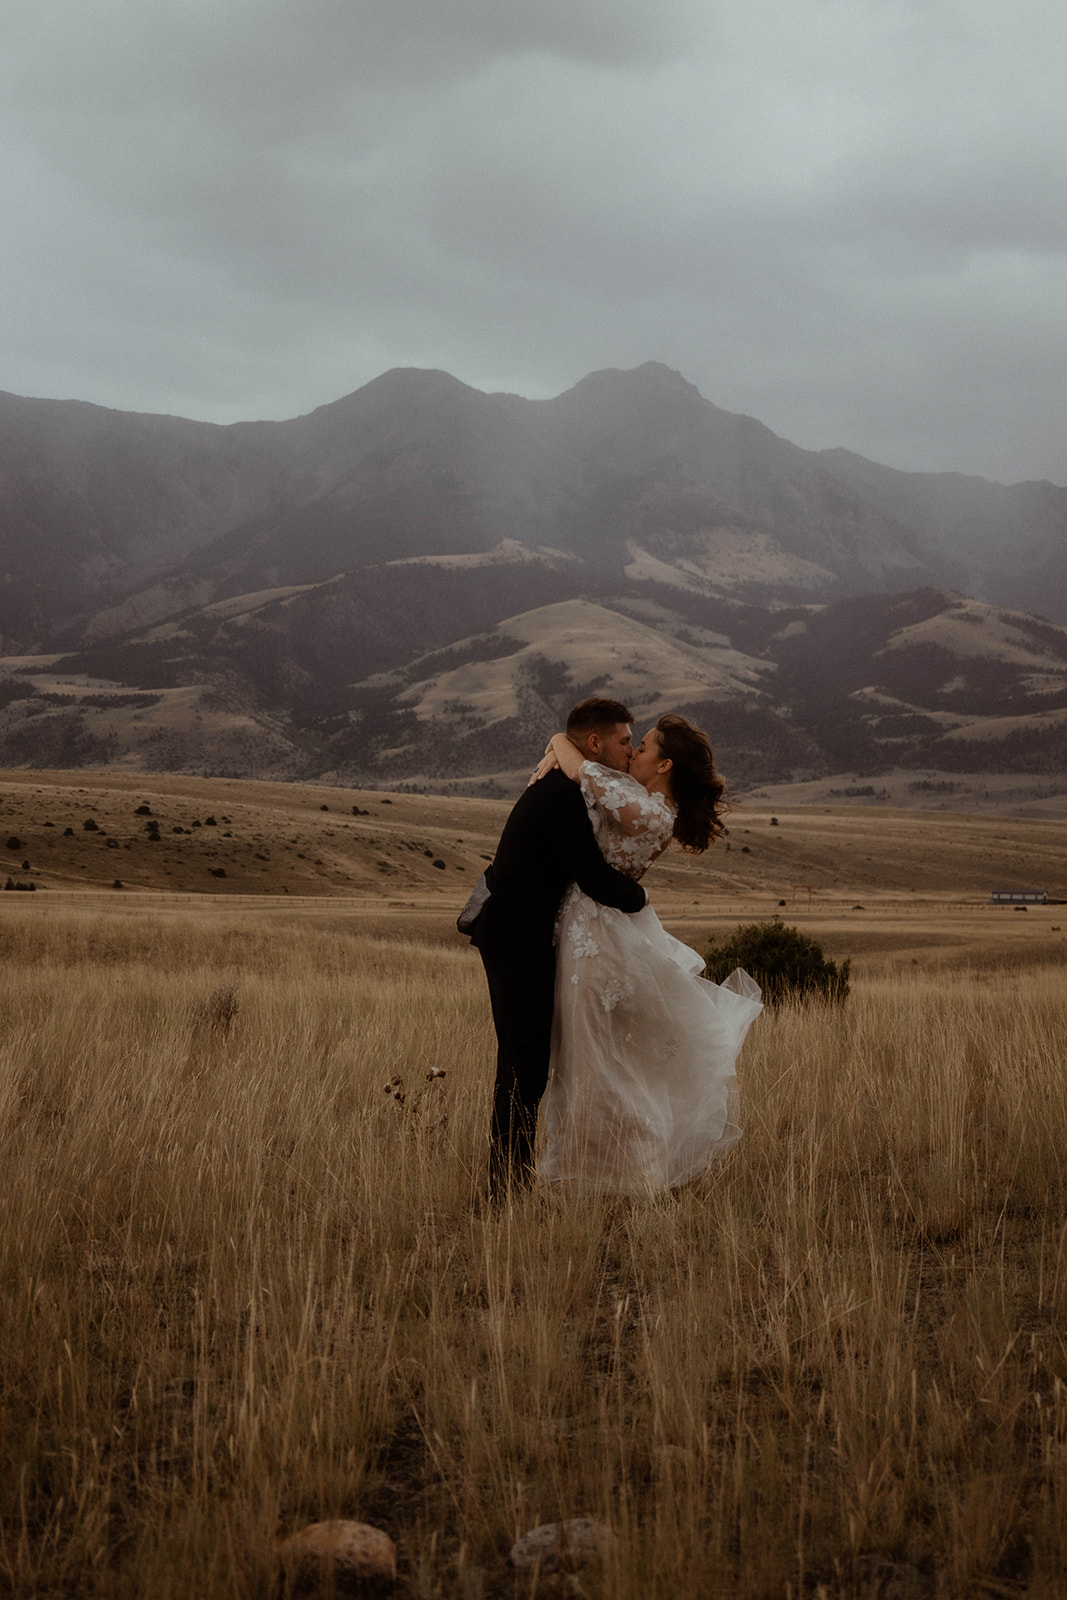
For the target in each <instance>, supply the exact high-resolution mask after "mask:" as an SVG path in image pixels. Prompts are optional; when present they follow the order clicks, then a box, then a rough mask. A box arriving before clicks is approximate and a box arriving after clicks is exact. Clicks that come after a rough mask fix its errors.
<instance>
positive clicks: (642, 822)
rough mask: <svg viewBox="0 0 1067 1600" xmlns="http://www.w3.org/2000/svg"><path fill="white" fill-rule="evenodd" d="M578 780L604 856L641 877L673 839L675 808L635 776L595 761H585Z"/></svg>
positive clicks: (616, 865)
mask: <svg viewBox="0 0 1067 1600" xmlns="http://www.w3.org/2000/svg"><path fill="white" fill-rule="evenodd" d="M578 781H579V783H580V784H581V789H582V798H583V799H584V801H585V803H586V805H587V806H588V808H589V810H590V811H591V812H592V813H593V825H594V828H595V829H596V833H597V840H598V843H599V844H600V848H601V850H602V851H603V853H604V856H605V857H606V859H607V860H608V861H609V862H610V863H611V865H612V866H615V867H618V868H620V870H621V871H623V872H626V873H628V874H629V875H630V876H631V877H640V875H641V873H642V872H644V870H645V868H646V867H647V866H648V865H649V864H650V862H652V861H654V860H655V858H656V856H658V855H659V853H660V851H661V850H663V849H665V848H666V846H667V844H668V842H669V840H670V837H671V834H672V832H673V831H674V810H673V808H672V807H671V805H670V804H669V802H668V801H667V799H666V798H665V796H663V795H661V794H649V792H648V790H647V789H646V788H645V787H644V785H643V784H641V783H638V782H637V779H636V778H631V777H630V776H629V775H628V774H627V773H625V772H615V771H613V770H612V769H611V768H610V767H602V766H601V765H600V763H599V762H596V761H583V762H582V765H581V768H580V771H579V777H578Z"/></svg>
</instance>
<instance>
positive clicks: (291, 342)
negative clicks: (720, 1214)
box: [0, 0, 1067, 484]
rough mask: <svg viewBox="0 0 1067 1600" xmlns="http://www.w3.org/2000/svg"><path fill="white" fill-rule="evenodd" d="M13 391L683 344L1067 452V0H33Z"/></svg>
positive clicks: (656, 350) (21, 151) (787, 377)
mask: <svg viewBox="0 0 1067 1600" xmlns="http://www.w3.org/2000/svg"><path fill="white" fill-rule="evenodd" d="M4 34H5V40H4V46H5V48H4V53H3V59H2V65H0V141H2V152H3V166H2V182H3V193H2V195H0V203H2V214H3V240H4V242H3V247H2V249H0V293H2V297H3V307H4V315H3V318H2V328H0V388H3V389H7V390H11V391H13V392H15V393H17V394H31V395H48V396H59V397H74V398H78V399H84V400H93V401H96V402H98V403H99V404H102V405H107V406H115V407H118V408H120V409H122V410H138V411H167V412H174V413H177V414H180V415H183V416H190V417H200V418H205V419H208V420H212V421H219V422H229V421H236V420H240V419H247V418H255V417H288V416H294V415H297V414H299V413H301V412H305V411H308V410H311V409H312V408H313V407H315V406H317V405H321V404H323V403H325V402H327V401H330V400H334V399H337V398H339V397H340V396H341V395H343V394H347V393H349V392H350V391H351V390H353V389H356V388H359V387H360V386H361V385H362V384H364V383H366V382H368V381H369V380H370V379H371V378H374V377H376V376H378V374H379V373H381V372H384V371H386V370H387V369H388V368H390V367H395V366H418V367H441V368H444V369H445V370H446V371H448V372H451V373H453V374H454V375H455V376H456V377H458V378H461V379H463V380H464V381H465V382H466V383H470V384H473V385H474V386H475V387H477V388H480V389H490V390H495V389H508V390H512V391H515V392H517V393H519V394H524V395H530V396H546V395H552V394H557V393H559V392H561V391H562V390H564V389H566V388H569V387H570V386H571V385H572V384H573V383H575V382H576V381H577V380H578V379H579V378H581V377H583V376H584V375H585V374H586V373H587V372H590V371H593V370H596V369H597V368H601V367H632V366H637V365H639V364H640V363H641V362H643V361H646V360H657V361H663V362H666V363H667V364H668V365H670V366H672V367H676V368H678V370H679V371H680V372H682V373H683V374H684V375H685V377H686V378H688V379H689V380H690V382H692V383H695V384H696V385H697V387H698V388H699V389H700V390H701V392H702V393H703V394H704V395H705V396H706V397H707V398H708V399H709V400H713V401H714V402H715V403H716V404H717V405H721V406H724V407H726V408H727V409H728V410H731V411H745V412H749V413H750V414H752V415H754V416H757V417H759V418H760V419H761V420H762V421H763V422H765V423H767V424H768V426H769V427H771V428H773V429H774V430H775V431H776V432H778V433H780V434H783V435H785V436H786V437H787V438H790V439H792V440H794V441H795V442H796V443H798V444H801V445H805V446H808V447H812V448H818V447H822V446H827V445H838V444H840V445H847V446H848V447H850V448H852V449H854V450H858V451H861V452H862V453H863V454H865V455H868V456H871V457H873V458H874V459H876V460H880V461H885V462H888V463H890V464H892V465H894V466H900V467H908V468H924V469H935V470H943V469H958V470H962V471H967V472H977V473H981V474H983V475H984V476H986V477H994V478H1001V479H1004V480H1009V481H1010V480H1015V479H1021V478H1027V477H1047V478H1051V479H1052V480H1053V481H1054V482H1057V483H1061V484H1064V483H1067V93H1065V91H1064V60H1065V59H1067V7H1065V6H1064V5H1063V0H1012V3H1011V4H1008V3H1007V0H5V6H4Z"/></svg>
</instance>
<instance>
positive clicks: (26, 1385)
mask: <svg viewBox="0 0 1067 1600" xmlns="http://www.w3.org/2000/svg"><path fill="white" fill-rule="evenodd" d="M0 947H2V949H3V954H4V959H5V983H4V986H3V990H2V992H0V1163H2V1167H0V1170H2V1171H3V1173H4V1179H3V1186H2V1191H0V1252H2V1254H0V1273H2V1288H3V1293H2V1296H0V1384H2V1390H0V1403H2V1412H0V1452H2V1460H0V1586H3V1587H5V1588H6V1589H7V1590H9V1591H10V1592H12V1593H15V1594H18V1595H27V1596H28V1595H60V1594H66V1595H69V1594H78V1595H101V1596H104V1595H106V1596H127V1595H128V1596H134V1595H149V1594H150V1595H152V1596H153V1597H156V1596H159V1597H165V1596H175V1597H177V1596H189V1595H196V1596H198V1597H208V1600H209V1597H214V1596H219V1597H221V1596H224V1595H225V1596H233V1595H237V1596H250V1597H251V1596H266V1595H268V1594H273V1593H275V1592H276V1584H277V1573H276V1565H275V1559H276V1558H275V1540H276V1537H277V1536H278V1534H279V1533H282V1532H285V1531H287V1530H292V1529H294V1528H296V1527H298V1526H300V1525H302V1524H303V1523H306V1522H311V1521H315V1520H319V1519H322V1518H327V1517H333V1516H344V1517H357V1518H360V1519H363V1520H368V1521H372V1522H376V1523H378V1524H379V1525H381V1526H384V1527H385V1528H386V1529H388V1531H390V1532H391V1533H392V1534H393V1535H394V1537H396V1539H397V1540H398V1543H399V1546H400V1560H401V1571H402V1574H403V1576H404V1581H405V1583H406V1585H407V1587H408V1590H409V1592H411V1593H413V1594H418V1595H426V1596H442V1597H444V1596H457V1597H458V1596H465V1597H468V1600H469V1597H472V1596H476V1595H481V1596H492V1595H495V1594H500V1595H503V1594H508V1595H510V1594H512V1593H513V1592H515V1591H514V1584H513V1580H512V1579H511V1577H510V1576H509V1575H508V1572H507V1569H506V1567H505V1565H504V1557H505V1556H506V1552H507V1550H508V1548H509V1546H510V1544H511V1542H512V1540H513V1539H514V1538H515V1537H516V1535H517V1534H519V1533H521V1532H523V1531H524V1530H526V1529H527V1528H529V1527H532V1526H534V1525H535V1524H537V1523H539V1522H543V1521H548V1520H555V1519H557V1518H559V1517H564V1516H572V1515H591V1516H595V1517H598V1518H600V1519H602V1520H604V1521H606V1522H608V1523H610V1524H611V1526H612V1527H613V1528H614V1529H615V1531H616V1533H617V1534H618V1536H619V1538H620V1541H621V1543H620V1555H619V1558H618V1560H617V1561H616V1562H614V1563H613V1564H612V1565H611V1566H610V1567H609V1569H608V1570H606V1571H605V1572H603V1573H601V1574H600V1575H599V1576H593V1577H590V1578H588V1579H586V1580H583V1581H585V1583H586V1587H587V1589H588V1591H589V1593H590V1594H591V1595H594V1596H595V1595H597V1594H599V1595H602V1596H604V1597H607V1596H611V1597H613V1600H638V1597H639V1596H640V1597H646V1596H648V1595H650V1594H656V1595H663V1596H670V1597H672V1600H673V1597H678V1600H687V1597H693V1600H696V1597H698V1596H699V1597H701V1600H705V1597H715V1596H732V1595H738V1594H744V1595H746V1596H783V1597H784V1596H786V1595H792V1596H799V1595H801V1594H807V1595H816V1594H819V1593H822V1594H825V1595H842V1596H844V1595H853V1594H857V1595H858V1594H876V1593H879V1592H883V1591H884V1590H885V1587H886V1585H887V1584H889V1583H890V1582H891V1581H893V1582H898V1583H899V1584H905V1583H910V1584H911V1585H912V1589H913V1590H914V1592H915V1593H925V1594H930V1595H943V1596H946V1597H947V1596H958V1595H961V1594H969V1593H992V1594H997V1593H1022V1592H1026V1593H1028V1594H1032V1595H1054V1594H1056V1593H1058V1592H1060V1586H1061V1581H1062V1577H1063V1573H1064V1571H1065V1570H1067V1516H1065V1513H1067V1349H1065V1345H1064V1338H1063V1333H1062V1330H1063V1328H1064V1327H1065V1326H1067V1221H1065V1216H1067V1210H1065V1197H1067V1186H1065V1181H1064V1152H1065V1150H1067V1075H1065V1074H1064V1071H1063V1045H1062V1041H1063V1039H1064V1037H1065V1036H1067V1028H1065V1024H1067V991H1065V987H1064V983H1063V972H1062V969H1061V968H1056V969H1053V968H1047V969H1042V968H1038V969H1035V970H1032V971H1029V972H1027V973H1024V974H1020V972H1019V971H1018V970H1017V969H1016V970H1013V971H1012V973H1011V974H1010V977H1009V976H1008V975H1006V974H1005V975H1004V976H1003V977H1001V976H999V975H998V974H997V973H996V972H993V973H990V972H983V974H982V975H981V977H980V978H978V977H975V976H973V975H968V974H967V973H957V974H954V975H951V976H947V977H942V978H939V979H938V980H937V981H936V982H935V981H933V980H932V979H926V978H924V977H922V976H921V975H916V976H915V977H914V978H910V979H908V980H907V981H905V982H890V981H888V980H884V981H883V980H877V981H875V980H872V979H867V980H864V979H863V978H862V977H860V978H858V979H855V980H854V983H853V993H852V997H851V999H850V1000H849V1002H848V1004H847V1005H846V1006H845V1007H843V1008H841V1009H840V1010H836V1011H835V1010H827V1009H825V1008H822V1007H819V1008H815V1009H812V1010H804V1009H799V1008H795V1007H794V1008H791V1007H789V1006H786V1007H783V1008H782V1009H781V1010H780V1011H779V1012H778V1013H777V1014H776V1015H774V1016H765V1017H763V1018H762V1019H761V1020H760V1022H759V1024H758V1025H757V1027H756V1028H755V1029H754V1030H753V1032H752V1034H751V1035H750V1039H749V1042H748V1044H747V1045H746V1048H745V1054H744V1056H743V1059H742V1064H741V1084H742V1096H743V1121H744V1125H745V1130H746V1131H745V1136H744V1138H743V1140H742V1142H741V1143H740V1144H739V1145H738V1147H737V1148H736V1150H734V1151H733V1152H732V1153H731V1155H730V1156H729V1157H728V1159H727V1160H726V1161H725V1162H724V1163H723V1164H722V1165H721V1166H720V1167H719V1168H718V1170H717V1171H716V1172H715V1173H714V1174H713V1175H712V1176H711V1177H710V1178H709V1179H708V1180H707V1181H705V1182H703V1183H701V1184H698V1185H695V1186H693V1187H692V1188H690V1189H687V1190H685V1191H684V1192H682V1193H680V1194H677V1195H672V1196H666V1197H651V1198H634V1199H627V1200H618V1199H614V1200H612V1199H603V1200H597V1201H574V1200H571V1199H565V1198H560V1197H555V1196H551V1195H549V1196H538V1195H531V1196H523V1197H519V1198H517V1199H516V1200H514V1201H513V1202H511V1203H509V1204H507V1205H505V1206H503V1207H502V1208H500V1209H499V1210H497V1211H494V1212H489V1213H485V1212H483V1211H481V1210H480V1209H479V1208H478V1207H477V1206H476V1205H475V1203H474V1202H475V1198H476V1195H477V1191H478V1187H479V1184H480V1181H481V1178H482V1166H483V1162H484V1135H485V1127H486V1124H487V1121H488V1103H489V1089H490V1080H491V1075H492V1054H493V1041H492V1037H491V1029H490V1026H489V1021H488V1008H487V1005H486V1002H485V998H484V994H483V985H482V979H481V974H480V969H479V968H478V966H477V963H476V960H475V959H474V958H473V956H472V954H471V952H470V951H469V950H467V949H465V948H463V949H461V948H458V947H449V946H448V945H443V944H442V943H441V942H440V940H439V939H431V938H428V937H427V938H421V937H420V938H412V939H410V940H406V941H405V940H401V939H392V940H390V939H386V938H381V937H379V938H371V937H368V936H366V935H365V934H364V933H360V932H359V931H358V930H357V929H355V928H353V927H350V926H348V925H347V924H346V922H345V920H344V918H343V916H340V915H338V916H337V917H336V919H335V920H334V922H333V924H326V923H321V922H320V923H316V924H314V925H311V924H305V923H301V922H300V920H299V919H298V918H295V917H290V918H286V917H284V916H283V915H281V914H279V916H278V918H277V919H276V920H274V921H271V920H270V919H269V918H263V917H258V918H256V919H251V918H248V919H246V920H244V921H242V919H241V917H240V915H239V914H235V915H234V916H233V917H232V918H231V919H229V920H223V919H219V918H218V914H217V913H215V914H214V915H213V916H212V918H210V919H208V918H206V917H203V916H198V915H197V914H196V913H189V914H188V915H181V916H177V915H164V914H163V913H160V914H157V915H151V914H148V915H145V916H143V917H140V918H127V919H126V920H120V919H119V918H117V917H112V916H107V915H98V916H96V917H94V916H92V915H89V914H87V913H83V912H79V911H71V912H69V913H66V912H55V911H51V912H49V914H48V915H47V916H34V917H33V918H32V919H31V918H28V917H25V918H22V919H17V918H15V917H14V916H11V917H9V918H7V919H6V920H5V921H4V922H3V924H2V925H0ZM230 987H232V991H233V998H235V1000H236V1002H237V1009H236V1011H235V1012H234V1014H233V1015H232V1016H231V1018H230V1021H229V1023H228V1024H227V1025H226V1026H218V1027H216V1026H213V1025H212V1016H211V997H212V995H213V994H217V993H218V991H219V990H224V989H227V988H230ZM441 1072H443V1073H444V1074H445V1075H444V1076H443V1077H442V1076H438V1075H437V1074H440V1073H441ZM397 1079H399V1080H400V1091H399V1093H398V1092H397V1091H396V1090H395V1089H394V1091H393V1092H392V1093H386V1092H385V1086H386V1085H387V1084H395V1080H397ZM524 1582H525V1587H524V1588H523V1589H522V1592H524V1593H525V1592H528V1591H529V1583H528V1581H525V1580H524ZM879 1585H881V1586H882V1587H881V1589H880V1588H879ZM900 1592H904V1590H903V1589H902V1590H901V1591H900Z"/></svg>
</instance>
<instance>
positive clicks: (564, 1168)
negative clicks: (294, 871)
mask: <svg viewBox="0 0 1067 1600" xmlns="http://www.w3.org/2000/svg"><path fill="white" fill-rule="evenodd" d="M632 722H633V717H632V716H631V714H630V712H629V711H628V710H627V708H626V706H624V705H623V704H622V703H621V702H620V701H618V700H609V699H603V698H599V697H595V698H593V699H589V700H583V701H582V702H581V703H580V704H579V705H576V706H575V707H574V709H573V711H571V713H570V715H569V716H568V718H567V729H566V733H557V734H556V735H554V737H553V738H552V740H551V741H550V743H549V746H548V749H547V750H546V752H545V756H544V758H543V760H542V761H541V762H540V764H539V765H538V766H537V767H536V768H535V769H534V773H533V777H532V778H531V779H530V782H529V785H528V787H527V788H526V789H525V790H524V792H523V794H522V795H521V797H520V798H519V799H518V801H517V802H516V803H515V805H514V807H513V808H512V810H511V813H510V815H509V817H508V820H507V822H506V824H505V826H504V831H503V833H502V834H501V836H500V843H499V845H498V846H497V851H496V856H495V857H494V860H493V863H492V865H491V866H490V867H489V868H488V869H487V871H486V874H485V887H486V888H487V889H488V891H489V896H488V899H487V900H486V901H485V904H484V906H483V907H482V909H481V911H480V912H479V913H478V915H477V919H476V920H475V921H474V923H473V925H471V923H470V921H469V918H468V917H467V916H466V914H465V917H464V918H461V926H464V929H465V931H469V932H470V934H471V939H472V942H473V943H474V944H475V946H476V947H477V949H478V953H479V955H480V956H481V959H482V964H483V966H484V968H485V975H486V980H487V982H488V985H489V998H490V1003H491V1005H492V1010H493V1023H494V1026H495V1028H496V1036H497V1065H496V1089H495V1094H494V1100H493V1115H492V1124H491V1128H490V1153H489V1195H490V1197H491V1198H495V1199H498V1198H500V1197H501V1196H502V1195H503V1194H504V1193H505V1192H506V1190H507V1189H508V1187H509V1185H512V1184H515V1185H525V1184H529V1183H530V1182H532V1181H534V1180H536V1182H537V1183H538V1184H544V1185H551V1186H553V1187H556V1186H559V1187H567V1188H570V1189H574V1190H577V1191H579V1192H583V1193H585V1192H600V1193H639V1192H648V1191H656V1190H661V1189H669V1188H676V1187H678V1186H679V1185H681V1184H684V1183H688V1182H690V1181H691V1180H692V1179H694V1178H696V1177H698V1176H699V1175H700V1173H702V1172H703V1171H705V1170H706V1168H707V1167H708V1165H709V1164H710V1163H711V1162H712V1161H714V1160H715V1159H716V1157H718V1156H720V1155H722V1154H723V1153H724V1152H725V1151H726V1150H727V1149H729V1147H730V1146H731V1145H732V1144H733V1143H734V1142H735V1141H736V1139H737V1138H738V1137H739V1135H740V1129H739V1128H738V1127H737V1124H736V1121H735V1098H736V1081H737V1080H736V1076H735V1071H734V1066H735V1062H736V1058H737V1055H738V1052H739V1051H740V1048H741V1045H742V1043H743V1041H744V1038H745V1034H746V1033H747V1031H748V1028H749V1025H750V1024H751V1023H752V1022H753V1020H754V1019H755V1018H756V1017H757V1016H758V1014H759V1012H760V1011H761V1010H762V1006H761V1004H760V999H759V995H760V991H759V989H758V987H757V985H756V984H755V983H754V982H753V981H752V979H751V978H750V977H749V976H748V975H747V973H743V972H740V971H737V972H734V973H731V975H730V977H729V978H728V979H727V980H726V983H725V984H724V985H718V984H713V983H710V982H708V981H707V980H705V979H704V978H702V977H701V976H700V974H701V972H702V971H703V967H704V963H703V962H702V961H701V960H700V957H699V956H697V955H696V954H695V953H694V952H693V951H692V950H691V949H690V948H689V947H688V945H685V944H682V943H681V941H680V940H678V939H675V938H673V937H672V936H671V935H670V934H669V933H668V932H667V931H666V929H665V928H664V927H663V926H662V924H661V922H660V920H659V918H658V917H657V916H656V913H655V911H653V909H652V907H651V906H650V905H649V903H648V896H647V894H646V893H645V890H644V889H643V888H642V887H641V881H640V880H641V878H642V877H643V875H644V873H645V871H646V870H647V868H648V867H649V866H650V865H651V864H652V862H653V861H655V859H656V857H657V856H659V855H661V854H662V852H663V851H664V850H666V848H667V846H668V845H669V844H670V842H671V840H672V839H675V840H677V841H678V844H679V845H680V847H681V848H682V849H683V850H686V851H690V852H692V853H695V854H700V853H702V852H703V851H704V850H706V849H707V847H708V845H709V844H711V842H712V841H713V840H714V839H716V838H718V837H719V836H720V835H721V834H722V833H723V831H724V829H723V825H722V819H721V812H722V806H723V795H724V784H723V781H722V779H721V777H720V776H719V774H718V772H717V771H716V770H715V763H714V759H713V756H712V749H711V745H710V743H709V741H708V737H707V735H706V734H705V733H703V732H702V731H701V730H700V729H699V728H696V727H694V726H693V725H692V724H691V723H689V722H687V721H686V719H685V718H684V717H680V716H676V715H674V714H671V713H668V714H667V715H665V716H662V717H660V718H659V720H658V721H657V722H656V724H655V726H654V727H652V728H650V729H649V730H648V732H647V733H646V734H645V736H644V738H643V739H642V740H641V743H640V744H639V745H638V746H637V748H636V750H635V749H634V748H633V742H632V736H631V724H632ZM539 1106H540V1108H541V1113H542V1125H543V1127H542V1135H543V1136H542V1140H541V1148H540V1152H539V1154H538V1155H537V1158H536V1163H535V1155H534V1137H535V1132H536V1125H537V1113H538V1107H539Z"/></svg>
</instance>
